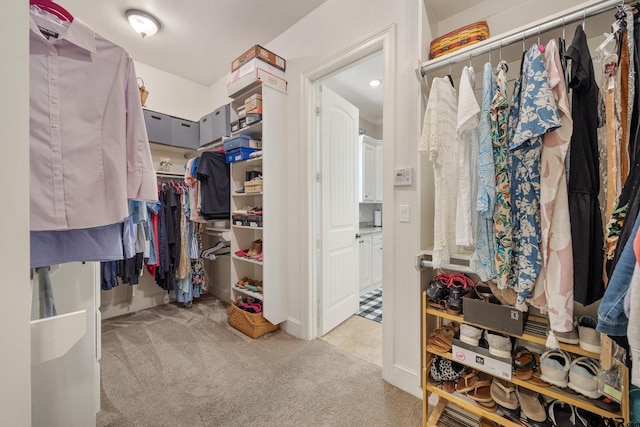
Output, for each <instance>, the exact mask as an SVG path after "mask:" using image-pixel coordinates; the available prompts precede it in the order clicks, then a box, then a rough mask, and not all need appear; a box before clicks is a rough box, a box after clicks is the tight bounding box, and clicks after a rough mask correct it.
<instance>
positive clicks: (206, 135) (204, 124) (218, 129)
mask: <svg viewBox="0 0 640 427" xmlns="http://www.w3.org/2000/svg"><path fill="white" fill-rule="evenodd" d="M229 113H230V106H229V104H225V105H223V106H222V107H220V108H218V109H217V110H214V111H212V112H211V113H209V114H207V115H206V116H204V117H203V118H201V119H200V146H201V147H202V146H203V145H207V144H210V143H212V142H215V141H218V140H219V139H221V138H222V137H223V136H230V135H231V122H230V117H229Z"/></svg>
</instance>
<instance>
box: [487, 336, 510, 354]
mask: <svg viewBox="0 0 640 427" xmlns="http://www.w3.org/2000/svg"><path fill="white" fill-rule="evenodd" d="M486 337H487V341H488V342H489V353H491V354H493V355H494V356H497V357H502V358H505V359H511V338H509V337H508V336H505V335H502V334H499V333H497V332H489V331H487V334H486Z"/></svg>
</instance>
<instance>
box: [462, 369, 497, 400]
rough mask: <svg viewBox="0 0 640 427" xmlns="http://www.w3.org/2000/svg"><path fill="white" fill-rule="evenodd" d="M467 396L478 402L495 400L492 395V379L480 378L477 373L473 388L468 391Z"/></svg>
mask: <svg viewBox="0 0 640 427" xmlns="http://www.w3.org/2000/svg"><path fill="white" fill-rule="evenodd" d="M467 396H468V397H469V398H471V399H473V400H475V401H476V402H481V403H491V402H493V398H492V397H491V379H490V378H487V379H485V378H480V377H479V376H478V375H476V380H475V383H474V385H473V389H472V390H470V391H468V392H467Z"/></svg>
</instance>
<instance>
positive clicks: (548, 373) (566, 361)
mask: <svg viewBox="0 0 640 427" xmlns="http://www.w3.org/2000/svg"><path fill="white" fill-rule="evenodd" d="M570 366H571V358H570V357H569V354H568V353H566V352H564V351H562V350H559V349H550V350H547V351H545V352H544V353H542V356H540V369H541V371H542V375H540V379H541V380H542V381H545V382H548V383H549V384H553V385H555V386H558V387H566V386H567V384H568V382H569V381H568V378H567V377H568V375H569V368H570Z"/></svg>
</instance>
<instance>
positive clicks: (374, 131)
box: [360, 117, 382, 139]
mask: <svg viewBox="0 0 640 427" xmlns="http://www.w3.org/2000/svg"><path fill="white" fill-rule="evenodd" d="M360 127H361V128H362V129H364V130H366V131H367V135H369V136H370V137H371V138H375V139H382V123H380V124H379V125H377V124H375V123H371V122H370V121H368V120H365V119H363V118H362V117H360Z"/></svg>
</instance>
